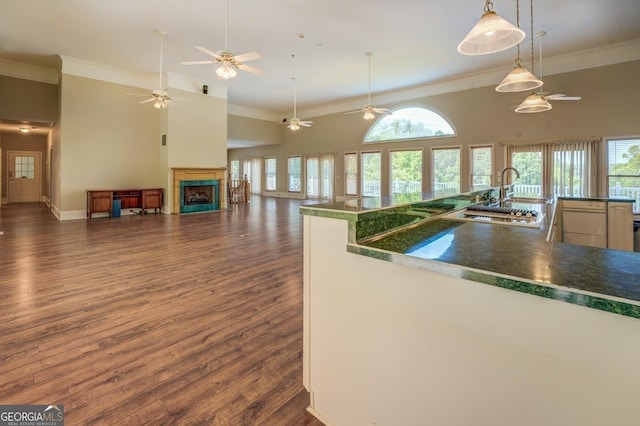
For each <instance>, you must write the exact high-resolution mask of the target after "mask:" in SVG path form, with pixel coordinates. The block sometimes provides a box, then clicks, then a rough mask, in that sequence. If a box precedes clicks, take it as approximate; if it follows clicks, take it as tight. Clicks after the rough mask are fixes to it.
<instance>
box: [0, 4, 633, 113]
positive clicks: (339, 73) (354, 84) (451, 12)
mask: <svg viewBox="0 0 640 426" xmlns="http://www.w3.org/2000/svg"><path fill="white" fill-rule="evenodd" d="M484 6H485V2H484V1H483V0H456V1H435V0H405V1H400V2H390V1H381V0H366V1H365V0H348V1H345V0H322V1H310V0H270V1H267V0H230V1H229V8H228V18H227V15H226V14H225V9H226V0H185V1H180V2H177V1H168V0H135V1H131V0H110V1H87V0H20V1H2V2H0V59H4V60H8V61H16V62H20V63H27V64H32V65H36V66H41V67H52V68H55V67H57V66H58V64H59V59H58V58H57V55H63V56H66V57H70V58H75V59H79V60H83V61H89V62H91V63H96V64H103V65H108V66H112V67H116V68H119V69H123V70H129V71H132V72H141V73H158V72H159V67H160V37H159V35H158V34H157V33H156V30H163V31H165V32H166V38H165V42H164V55H163V64H162V66H163V70H165V71H167V72H169V73H175V74H179V75H185V76H188V77H191V78H193V79H197V80H198V81H201V82H204V83H207V82H210V84H223V83H222V82H221V81H220V80H217V79H216V77H215V74H214V71H215V66H213V65H195V66H185V65H182V64H181V62H183V61H196V60H208V59H211V58H210V57H208V56H207V55H205V54H204V53H203V52H201V51H199V50H196V49H195V46H203V47H206V48H208V49H210V50H212V51H218V50H222V49H224V48H225V34H226V33H227V35H228V39H227V40H228V45H227V47H228V50H230V51H232V52H233V53H235V54H242V53H246V52H251V51H256V52H258V53H260V54H261V55H262V58H261V59H258V60H254V61H251V62H249V63H247V64H248V65H251V66H253V67H256V68H259V69H261V70H263V71H264V74H262V75H256V74H252V73H248V72H243V71H240V72H239V75H238V76H237V77H236V78H234V79H232V80H228V81H225V82H224V84H226V85H227V86H228V99H229V103H230V104H232V105H236V106H242V107H249V108H255V109H259V110H264V111H269V112H271V113H276V114H288V113H290V111H291V108H292V98H293V83H292V81H291V77H296V79H297V85H296V86H297V101H298V108H299V109H300V108H312V107H316V106H318V105H327V104H336V103H343V104H344V103H345V102H346V103H348V104H350V105H351V107H358V106H362V105H364V103H365V102H366V98H367V91H368V58H367V56H366V55H365V53H366V52H372V53H373V56H372V62H371V91H372V93H373V98H374V100H375V97H376V95H380V94H383V93H389V92H394V91H398V90H403V89H407V88H413V87H420V86H424V85H430V84H434V83H441V82H446V81H450V80H452V79H456V78H459V77H462V76H469V75H476V74H478V73H482V72H485V71H487V70H496V69H498V70H500V69H502V70H504V74H505V75H506V73H507V72H508V71H509V70H510V69H511V68H512V66H513V63H514V59H515V55H516V52H515V48H512V49H509V50H507V51H504V52H501V53H497V54H493V55H486V56H473V57H472V56H464V55H461V54H459V53H458V52H457V51H456V46H457V45H458V43H459V42H460V41H461V40H462V38H463V37H464V36H465V35H466V34H467V32H468V31H469V30H470V29H471V28H472V27H473V25H474V24H475V23H476V22H477V20H478V19H479V18H480V16H481V15H482V12H483V8H484ZM519 6H520V11H519V14H520V26H521V28H522V29H524V30H525V32H526V33H527V38H526V39H525V40H524V41H523V42H522V43H521V56H522V58H523V64H524V65H525V66H527V67H529V68H530V58H531V50H530V49H531V48H530V42H531V34H530V25H531V14H530V2H529V0H521V1H520V3H519ZM533 7H534V19H533V24H534V34H536V33H538V32H539V31H544V32H545V33H546V34H545V36H544V37H543V39H542V41H543V53H544V57H545V58H548V60H545V62H544V63H545V70H544V71H545V72H547V64H548V68H549V72H554V71H555V72H560V71H562V70H561V69H559V68H558V67H560V66H569V67H573V68H579V67H581V66H585V65H586V66H588V64H589V61H588V58H589V57H590V55H591V56H593V52H601V51H606V50H607V48H608V47H611V46H623V47H624V46H626V49H622V50H623V51H624V53H623V55H626V56H625V57H623V58H622V59H620V60H632V59H638V58H640V47H639V46H640V1H638V0H616V1H614V2H606V1H602V0H562V1H557V0H535V1H534V4H533ZM493 10H494V11H496V12H497V13H498V14H499V15H500V16H502V17H504V18H505V19H507V20H509V21H511V22H512V23H515V22H516V0H495V1H494V2H493ZM227 19H228V27H226V25H225V22H227ZM225 28H228V32H226V31H225ZM534 40H535V43H534V46H535V50H536V53H535V61H536V63H537V62H538V47H539V46H538V38H537V37H534ZM629 46H631V48H629ZM629 52H635V53H631V56H629V55H630V54H629ZM634 54H635V55H636V57H635V58H634V57H633V55H634ZM585 58H587V59H586V60H585ZM554 60H555V61H556V62H557V64H559V65H558V66H557V67H555V68H554V65H553V64H554ZM615 60H617V59H607V61H615ZM567 64H568V65H567ZM535 72H536V73H539V69H537V65H536V69H535ZM498 82H499V81H496V83H498Z"/></svg>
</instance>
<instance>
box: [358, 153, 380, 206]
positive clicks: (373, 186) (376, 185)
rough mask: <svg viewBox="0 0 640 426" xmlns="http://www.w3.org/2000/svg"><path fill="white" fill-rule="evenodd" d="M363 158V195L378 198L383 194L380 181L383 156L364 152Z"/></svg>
mask: <svg viewBox="0 0 640 426" xmlns="http://www.w3.org/2000/svg"><path fill="white" fill-rule="evenodd" d="M361 156H362V157H361V158H362V195H364V196H370V197H377V196H380V194H381V189H380V179H381V172H382V165H381V164H382V163H381V160H382V155H381V154H380V153H379V152H363V153H362V154H361Z"/></svg>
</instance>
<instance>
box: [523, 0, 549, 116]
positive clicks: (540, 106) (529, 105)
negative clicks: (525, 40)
mask: <svg viewBox="0 0 640 426" xmlns="http://www.w3.org/2000/svg"><path fill="white" fill-rule="evenodd" d="M529 2H530V4H531V69H533V0H529ZM540 62H541V63H540V77H542V55H541V56H540ZM551 108H552V107H551V104H550V103H549V101H548V100H547V99H545V98H544V97H543V96H542V95H540V94H538V93H534V92H533V91H531V94H530V95H529V96H527V97H526V98H525V100H524V101H522V103H521V104H520V105H518V107H517V108H516V110H515V111H516V112H518V113H524V114H531V113H536V112H544V111H549V110H550V109H551Z"/></svg>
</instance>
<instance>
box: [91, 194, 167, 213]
mask: <svg viewBox="0 0 640 426" xmlns="http://www.w3.org/2000/svg"><path fill="white" fill-rule="evenodd" d="M163 194H164V190H163V189H162V188H152V189H114V190H108V189H88V190H87V217H88V218H89V219H91V216H92V215H93V214H94V213H109V217H111V214H112V211H113V210H112V209H113V200H120V202H121V203H122V205H121V209H142V213H146V212H147V210H148V209H153V211H154V213H157V212H158V211H160V210H161V209H162V197H163Z"/></svg>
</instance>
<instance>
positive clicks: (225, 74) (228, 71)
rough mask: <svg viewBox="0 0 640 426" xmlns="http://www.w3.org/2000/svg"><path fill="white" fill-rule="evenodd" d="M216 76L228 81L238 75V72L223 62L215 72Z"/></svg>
mask: <svg viewBox="0 0 640 426" xmlns="http://www.w3.org/2000/svg"><path fill="white" fill-rule="evenodd" d="M216 75H217V76H218V77H220V78H221V79H223V80H229V79H231V78H233V77H235V76H237V75H238V72H237V71H236V70H235V69H233V65H231V64H230V63H229V62H227V61H223V62H222V65H220V67H218V69H217V70H216Z"/></svg>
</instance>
